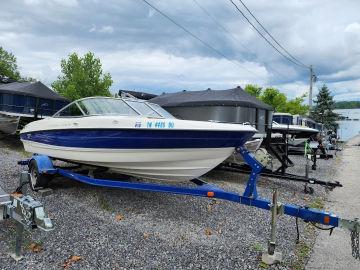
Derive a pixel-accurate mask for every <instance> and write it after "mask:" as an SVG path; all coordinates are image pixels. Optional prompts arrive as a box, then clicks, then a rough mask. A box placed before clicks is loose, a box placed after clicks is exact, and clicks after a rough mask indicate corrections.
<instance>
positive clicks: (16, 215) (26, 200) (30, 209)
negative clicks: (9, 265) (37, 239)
mask: <svg viewBox="0 0 360 270" xmlns="http://www.w3.org/2000/svg"><path fill="white" fill-rule="evenodd" d="M28 178H29V175H28V172H22V173H21V177H20V187H23V186H24V184H26V182H28V181H29V180H28ZM5 219H13V220H15V221H16V223H17V224H16V242H15V252H14V253H13V254H11V257H13V258H14V259H15V260H17V261H18V260H20V259H21V258H22V255H21V246H22V241H23V232H24V229H26V230H28V231H30V230H34V229H40V230H42V231H46V232H48V231H51V230H53V229H54V226H53V224H52V221H51V219H50V218H48V217H47V215H46V213H45V211H44V207H43V204H42V203H41V202H39V201H37V200H35V199H34V198H32V197H31V196H29V195H23V194H22V193H18V192H15V193H11V194H7V193H6V192H5V191H4V190H3V189H2V188H1V187H0V221H2V220H5Z"/></svg>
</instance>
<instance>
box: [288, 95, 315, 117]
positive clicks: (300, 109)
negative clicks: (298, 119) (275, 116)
mask: <svg viewBox="0 0 360 270" xmlns="http://www.w3.org/2000/svg"><path fill="white" fill-rule="evenodd" d="M306 97H307V94H303V95H302V96H300V97H296V98H294V99H290V100H289V101H287V102H286V104H285V107H284V108H283V110H284V111H283V112H287V113H291V114H300V115H305V114H307V113H308V111H309V106H308V105H304V104H303V103H304V100H305V98H306Z"/></svg>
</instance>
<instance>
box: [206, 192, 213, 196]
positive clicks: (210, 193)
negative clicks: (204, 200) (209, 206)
mask: <svg viewBox="0 0 360 270" xmlns="http://www.w3.org/2000/svg"><path fill="white" fill-rule="evenodd" d="M206 195H207V196H208V197H214V191H208V192H207V194H206Z"/></svg>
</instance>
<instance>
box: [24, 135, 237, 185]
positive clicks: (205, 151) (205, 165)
mask: <svg viewBox="0 0 360 270" xmlns="http://www.w3.org/2000/svg"><path fill="white" fill-rule="evenodd" d="M23 143H24V148H25V150H26V151H28V152H32V153H38V154H45V155H48V156H50V157H53V158H57V159H62V160H69V161H71V162H75V163H81V164H87V165H93V166H97V167H105V168H109V169H110V170H112V171H116V172H119V173H122V174H126V175H132V176H136V177H139V178H146V179H156V180H165V181H186V180H191V179H194V178H196V177H199V176H201V175H203V174H205V173H207V172H208V171H210V170H212V169H213V168H214V167H216V166H217V165H218V164H219V163H221V162H222V161H224V160H225V159H226V158H227V157H228V156H229V155H231V153H232V152H233V151H234V147H226V148H196V149H194V148H182V149H109V148H74V147H63V146H53V145H48V144H42V143H37V142H33V141H26V140H23Z"/></svg>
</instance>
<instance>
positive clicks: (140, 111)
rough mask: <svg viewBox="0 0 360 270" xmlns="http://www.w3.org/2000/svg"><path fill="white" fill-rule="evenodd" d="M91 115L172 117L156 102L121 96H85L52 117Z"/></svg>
mask: <svg viewBox="0 0 360 270" xmlns="http://www.w3.org/2000/svg"><path fill="white" fill-rule="evenodd" d="M91 115H129V116H135V115H143V116H147V117H157V118H174V117H173V116H172V115H171V114H169V113H168V112H166V111H165V110H164V109H162V108H161V107H160V106H158V105H156V104H150V103H147V102H144V101H140V100H136V99H134V100H129V99H121V98H106V97H99V98H85V99H81V100H77V101H74V102H73V103H71V104H69V105H68V106H66V107H64V108H63V109H61V110H60V111H59V112H57V113H56V114H55V115H54V117H82V116H91Z"/></svg>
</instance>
